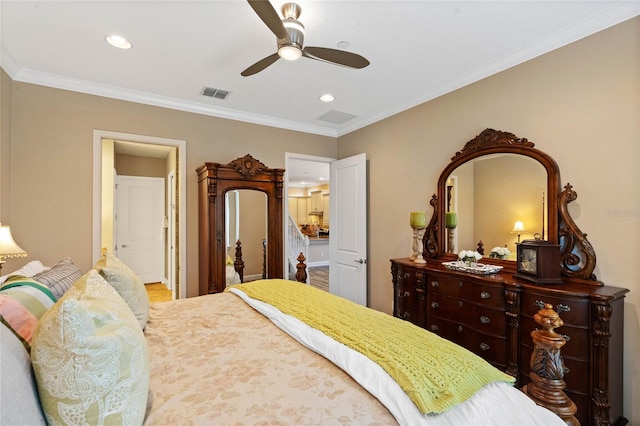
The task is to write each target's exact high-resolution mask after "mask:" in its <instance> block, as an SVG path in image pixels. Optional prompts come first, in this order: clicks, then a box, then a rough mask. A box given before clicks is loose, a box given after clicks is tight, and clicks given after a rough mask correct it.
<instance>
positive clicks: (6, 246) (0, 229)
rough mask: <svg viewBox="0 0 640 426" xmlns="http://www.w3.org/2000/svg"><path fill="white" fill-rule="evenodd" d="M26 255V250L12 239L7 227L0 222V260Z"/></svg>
mask: <svg viewBox="0 0 640 426" xmlns="http://www.w3.org/2000/svg"><path fill="white" fill-rule="evenodd" d="M26 255H27V252H26V251H24V250H22V249H21V248H20V246H19V245H18V244H16V242H15V241H13V237H12V236H11V230H10V229H9V227H8V226H2V225H1V224H0V261H2V260H3V259H5V258H12V257H24V256H26Z"/></svg>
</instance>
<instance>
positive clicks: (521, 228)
mask: <svg viewBox="0 0 640 426" xmlns="http://www.w3.org/2000/svg"><path fill="white" fill-rule="evenodd" d="M511 232H512V233H518V234H520V233H522V232H524V224H523V223H522V222H520V221H517V222H516V223H515V225H513V231H511Z"/></svg>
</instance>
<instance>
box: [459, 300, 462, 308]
mask: <svg viewBox="0 0 640 426" xmlns="http://www.w3.org/2000/svg"><path fill="white" fill-rule="evenodd" d="M458 308H462V300H458Z"/></svg>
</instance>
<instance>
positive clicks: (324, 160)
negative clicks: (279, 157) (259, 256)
mask: <svg viewBox="0 0 640 426" xmlns="http://www.w3.org/2000/svg"><path fill="white" fill-rule="evenodd" d="M291 160H305V161H315V162H318V163H327V164H331V163H332V162H333V161H336V158H329V157H318V156H316V155H306V154H297V153H294V152H285V153H284V182H285V184H284V199H285V200H287V202H285V205H284V209H282V211H283V213H282V214H283V215H284V217H283V218H282V220H283V222H282V223H284V224H286V223H288V222H287V221H288V220H289V202H288V200H289V174H288V173H289V172H288V170H289V162H290V161H291ZM329 186H331V181H329ZM287 229H288V228H287V226H286V225H285V226H284V235H283V237H282V238H283V239H284V244H283V247H284V265H282V267H283V268H284V271H285V274H288V271H289V265H288V263H287V262H288V259H287V253H288V252H289V251H288V250H289V247H288V243H289V241H288V239H287ZM308 262H309V260H308V259H307V266H308ZM287 276H288V275H287Z"/></svg>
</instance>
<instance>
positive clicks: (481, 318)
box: [480, 315, 491, 324]
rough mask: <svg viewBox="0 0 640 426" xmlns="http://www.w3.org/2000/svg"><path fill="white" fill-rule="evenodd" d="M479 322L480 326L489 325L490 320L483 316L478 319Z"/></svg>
mask: <svg viewBox="0 0 640 426" xmlns="http://www.w3.org/2000/svg"><path fill="white" fill-rule="evenodd" d="M480 322H481V323H482V324H489V323H490V322H491V320H490V319H489V317H486V316H484V315H483V316H481V317H480Z"/></svg>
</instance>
